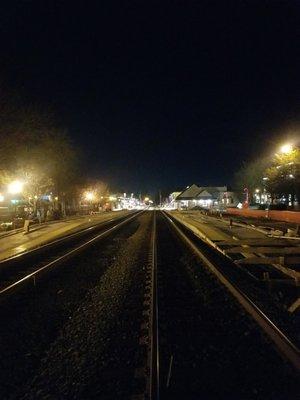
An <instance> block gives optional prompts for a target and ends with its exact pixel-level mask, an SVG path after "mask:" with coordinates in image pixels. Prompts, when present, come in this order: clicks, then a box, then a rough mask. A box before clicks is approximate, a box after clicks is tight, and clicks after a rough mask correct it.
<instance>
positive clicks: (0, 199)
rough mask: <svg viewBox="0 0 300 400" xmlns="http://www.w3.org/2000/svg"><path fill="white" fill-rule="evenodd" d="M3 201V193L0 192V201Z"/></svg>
mask: <svg viewBox="0 0 300 400" xmlns="http://www.w3.org/2000/svg"><path fill="white" fill-rule="evenodd" d="M2 201H4V196H3V194H0V202H2Z"/></svg>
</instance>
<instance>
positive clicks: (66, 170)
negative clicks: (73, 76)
mask: <svg viewBox="0 0 300 400" xmlns="http://www.w3.org/2000/svg"><path fill="white" fill-rule="evenodd" d="M0 140H1V146H0V166H1V170H0V172H1V174H0V182H2V184H7V182H8V181H9V180H10V181H11V180H13V179H19V180H22V181H24V182H25V183H26V184H25V185H24V195H25V196H26V197H34V196H38V197H40V196H42V195H44V194H49V192H53V193H55V194H56V195H58V196H59V199H60V201H61V208H62V210H64V202H65V196H66V193H67V192H68V191H69V190H70V188H71V187H72V185H74V183H75V178H76V172H77V171H76V164H77V163H76V161H77V157H76V153H75V150H74V148H73V146H72V143H71V141H70V139H69V137H68V135H67V134H66V132H65V131H63V130H61V129H60V128H58V127H57V126H56V125H55V123H54V121H53V118H52V116H51V115H50V114H47V113H45V112H40V111H37V110H36V109H34V108H32V107H16V106H8V105H7V104H6V103H3V101H2V102H1V101H0Z"/></svg>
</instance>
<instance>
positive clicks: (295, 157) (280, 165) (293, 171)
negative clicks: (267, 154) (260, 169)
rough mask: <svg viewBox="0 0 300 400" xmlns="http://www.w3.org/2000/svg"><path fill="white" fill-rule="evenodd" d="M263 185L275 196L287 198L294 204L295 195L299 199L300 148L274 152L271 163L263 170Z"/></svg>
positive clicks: (272, 196)
mask: <svg viewBox="0 0 300 400" xmlns="http://www.w3.org/2000/svg"><path fill="white" fill-rule="evenodd" d="M264 182H265V187H266V190H267V191H268V192H270V194H271V198H272V201H273V200H274V199H275V198H276V197H279V198H281V197H284V198H285V199H286V201H287V200H288V199H289V201H290V202H291V205H292V206H294V203H295V197H297V200H298V202H299V199H300V149H299V148H297V147H296V148H294V149H292V150H291V151H289V152H287V153H279V154H275V157H274V159H273V161H272V165H271V166H269V167H268V168H267V169H266V171H265V180H264Z"/></svg>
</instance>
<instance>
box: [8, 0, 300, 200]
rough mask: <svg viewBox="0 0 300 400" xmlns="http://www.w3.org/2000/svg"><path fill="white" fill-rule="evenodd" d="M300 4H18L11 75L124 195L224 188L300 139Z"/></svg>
mask: <svg viewBox="0 0 300 400" xmlns="http://www.w3.org/2000/svg"><path fill="white" fill-rule="evenodd" d="M299 27H300V3H299V2H298V1H288V0H285V1H263V0H260V1H242V0H240V1H228V0H224V1H213V0H211V1H200V0H199V1H188V0H185V1H164V0H160V1H144V0H139V1H132V0H131V1H126V0H123V1H120V2H115V1H97V2H89V1H82V2H74V1H73V2H71V1H69V2H64V1H45V0H43V1H36V2H34V1H29V0H28V1H25V0H24V1H21V0H19V1H17V2H14V1H7V2H6V5H5V2H2V5H1V10H0V30H1V31H0V43H1V57H0V74H1V77H0V79H1V80H2V82H4V83H5V84H6V85H8V87H10V88H14V89H16V90H20V91H22V92H24V93H26V96H27V97H28V98H29V99H30V101H32V102H34V103H37V104H40V105H41V106H43V107H44V106H45V107H48V106H50V107H51V108H53V109H54V110H55V112H56V115H57V117H58V118H59V120H60V121H61V122H62V125H64V126H66V127H67V128H68V130H69V133H70V135H71V136H72V139H73V141H74V143H75V145H77V146H78V147H80V148H81V149H82V152H83V153H84V158H85V167H84V168H85V172H86V173H87V174H89V175H90V176H93V177H99V178H102V179H104V180H107V181H108V182H109V183H110V185H111V186H112V187H113V188H118V189H120V190H122V191H123V190H124V191H135V192H139V191H144V192H145V191H148V192H152V193H153V192H155V191H156V190H158V189H162V190H170V191H173V190H175V189H178V188H180V187H182V188H183V187H185V186H186V185H188V184H191V183H193V182H194V183H198V184H200V185H224V184H229V183H230V182H231V181H232V175H233V173H234V172H235V171H236V170H237V169H238V168H239V167H240V165H241V163H242V162H243V161H244V160H249V159H251V158H252V157H256V156H258V155H263V154H267V153H268V152H272V151H274V149H275V148H276V146H277V144H278V143H279V142H280V141H282V140H283V141H284V140H285V139H286V138H287V137H289V136H292V137H296V136H297V132H298V135H299V121H300V112H299V104H300V100H299V89H300V87H299V86H300V85H299V71H300V61H299V60H300V57H299V48H300V46H299V41H300V35H299V34H300V31H299V29H300V28H299Z"/></svg>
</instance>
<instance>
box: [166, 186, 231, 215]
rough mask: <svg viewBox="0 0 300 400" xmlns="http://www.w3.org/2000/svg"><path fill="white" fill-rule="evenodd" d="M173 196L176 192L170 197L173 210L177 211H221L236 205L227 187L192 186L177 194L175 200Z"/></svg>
mask: <svg viewBox="0 0 300 400" xmlns="http://www.w3.org/2000/svg"><path fill="white" fill-rule="evenodd" d="M174 194H176V192H174V193H172V194H171V195H170V196H172V197H173V198H172V204H174V207H173V208H176V209H179V210H185V209H193V208H194V207H197V208H198V207H199V208H203V209H215V210H221V209H225V208H226V207H234V206H236V205H237V204H238V199H237V197H236V196H235V194H234V193H233V192H231V191H229V190H228V187H227V186H198V185H196V184H193V185H191V186H188V187H187V188H186V189H185V190H183V191H182V192H181V193H179V194H177V195H176V197H175V198H174Z"/></svg>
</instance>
